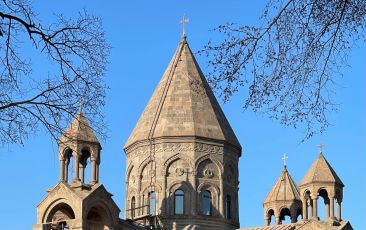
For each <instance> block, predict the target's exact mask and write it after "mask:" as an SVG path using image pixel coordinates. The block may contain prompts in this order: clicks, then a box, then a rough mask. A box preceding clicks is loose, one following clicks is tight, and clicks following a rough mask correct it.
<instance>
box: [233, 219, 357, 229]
mask: <svg viewBox="0 0 366 230" xmlns="http://www.w3.org/2000/svg"><path fill="white" fill-rule="evenodd" d="M352 229H353V228H352V226H351V224H350V223H349V221H341V222H335V223H330V222H326V221H317V220H311V221H306V222H298V223H294V224H280V225H271V226H263V227H253V228H240V229H238V230H352Z"/></svg>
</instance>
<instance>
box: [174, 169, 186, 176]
mask: <svg viewBox="0 0 366 230" xmlns="http://www.w3.org/2000/svg"><path fill="white" fill-rule="evenodd" d="M175 173H176V174H177V175H178V176H182V175H183V174H184V169H182V168H176V169H175Z"/></svg>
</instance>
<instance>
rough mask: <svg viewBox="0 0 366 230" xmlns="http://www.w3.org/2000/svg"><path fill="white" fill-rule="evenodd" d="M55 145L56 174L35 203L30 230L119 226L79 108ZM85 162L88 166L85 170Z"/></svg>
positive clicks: (98, 148) (97, 145)
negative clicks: (32, 223)
mask: <svg viewBox="0 0 366 230" xmlns="http://www.w3.org/2000/svg"><path fill="white" fill-rule="evenodd" d="M58 146H59V160H60V178H59V181H58V183H57V184H56V186H54V187H53V188H51V189H48V190H47V195H46V197H45V198H44V199H43V200H42V201H41V202H40V203H39V205H38V206H37V224H35V225H34V226H33V230H51V229H75V230H76V229H121V227H120V224H121V223H123V221H122V220H120V219H119V217H118V216H119V213H120V210H119V208H118V206H117V205H116V203H115V202H114V201H113V199H112V196H113V195H112V194H111V193H109V192H108V191H107V190H106V189H105V187H104V186H103V185H102V184H101V183H99V164H100V151H101V149H102V147H101V145H100V143H99V141H98V139H97V138H96V136H95V134H94V132H93V130H92V128H91V127H90V126H89V124H88V122H87V119H86V118H85V116H84V115H83V113H82V112H81V110H80V111H79V112H78V113H77V115H76V116H75V118H74V120H73V121H72V123H71V124H70V126H69V127H68V128H67V129H66V131H65V132H64V133H63V134H62V136H61V138H60V139H59V140H58ZM88 164H90V165H91V170H86V166H87V165H88ZM89 168H90V167H88V169H89ZM71 169H73V170H71ZM69 176H70V177H69ZM71 176H72V177H71ZM87 177H89V178H90V181H89V180H88V181H87V180H86V178H87ZM69 178H70V179H69ZM127 229H128V228H127Z"/></svg>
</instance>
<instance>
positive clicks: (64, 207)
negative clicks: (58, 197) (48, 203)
mask: <svg viewBox="0 0 366 230" xmlns="http://www.w3.org/2000/svg"><path fill="white" fill-rule="evenodd" d="M72 219H75V213H74V210H73V209H72V208H71V207H70V205H68V204H66V203H59V204H57V205H55V206H54V207H53V208H52V209H51V211H50V212H49V213H48V216H47V217H46V221H44V222H45V223H46V224H45V228H46V230H52V229H60V230H63V229H68V227H69V220H72Z"/></svg>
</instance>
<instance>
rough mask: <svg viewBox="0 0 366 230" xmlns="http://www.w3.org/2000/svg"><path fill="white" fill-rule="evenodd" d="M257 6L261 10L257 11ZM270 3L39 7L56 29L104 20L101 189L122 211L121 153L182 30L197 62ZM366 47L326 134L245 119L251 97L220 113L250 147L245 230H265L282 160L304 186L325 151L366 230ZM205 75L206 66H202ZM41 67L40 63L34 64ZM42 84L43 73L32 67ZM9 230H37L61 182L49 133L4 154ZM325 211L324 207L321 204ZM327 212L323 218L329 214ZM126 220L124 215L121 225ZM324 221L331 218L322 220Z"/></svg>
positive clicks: (354, 58) (344, 80)
mask: <svg viewBox="0 0 366 230" xmlns="http://www.w3.org/2000/svg"><path fill="white" fill-rule="evenodd" d="M251 2H254V1H251ZM265 3H266V2H265V1H263V2H262V1H255V3H248V1H209V0H206V1H193V0H190V1H175V0H174V1H109V2H108V3H106V2H102V1H96V0H94V1H70V0H68V1H46V0H42V1H37V2H35V4H34V8H35V10H36V11H37V12H38V13H39V16H38V17H39V18H40V19H41V21H42V22H44V23H49V22H51V21H52V18H54V16H53V13H63V14H65V15H67V16H70V17H73V16H74V15H76V14H77V12H78V11H79V10H81V9H83V8H85V9H86V10H88V11H89V12H91V13H93V14H95V15H97V16H100V17H102V18H103V20H104V26H105V29H106V36H107V39H108V40H109V42H110V43H111V45H112V47H113V48H112V51H111V56H110V64H109V66H108V71H107V73H106V83H107V84H108V85H109V87H110V89H109V90H108V91H107V104H106V107H105V108H104V109H103V111H104V113H105V115H106V122H107V124H108V130H109V132H108V135H109V138H108V139H107V140H106V141H105V142H103V143H102V146H103V150H102V162H101V169H100V181H101V182H102V183H103V184H104V185H105V186H106V188H107V189H108V190H109V191H110V192H111V193H113V194H114V199H115V201H116V203H117V204H118V205H119V207H120V208H121V209H123V208H124V192H125V187H124V186H125V182H124V174H125V166H126V165H125V156H124V152H123V145H124V143H125V141H126V140H127V138H128V136H129V134H130V133H131V131H132V129H133V128H134V125H135V124H136V122H137V120H138V118H139V116H140V114H141V113H142V111H143V109H144V107H145V105H146V104H147V102H148V99H149V98H150V96H151V94H152V92H153V90H154V88H155V86H156V85H157V83H158V81H159V80H160V78H161V76H162V74H163V72H164V70H165V68H166V67H167V65H168V63H169V61H170V59H171V58H172V55H173V53H174V51H175V49H176V47H177V45H178V43H179V41H180V35H181V26H180V25H179V20H180V19H181V17H182V15H183V13H186V15H187V17H188V18H189V20H190V23H189V24H188V27H187V34H188V42H189V44H190V47H191V49H192V50H193V51H194V52H196V51H198V50H199V49H201V48H202V46H203V45H204V44H205V43H206V42H207V41H209V40H210V39H213V38H217V37H215V36H217V34H215V33H213V32H211V31H210V30H211V29H212V28H214V27H215V26H217V25H219V24H222V23H225V22H237V23H241V24H247V25H252V24H258V23H259V21H258V18H259V16H260V14H261V12H262V9H263V6H264V5H265ZM365 51H366V47H365V45H364V44H362V43H361V42H360V43H359V46H358V47H357V48H356V49H354V50H353V51H352V52H351V54H350V56H349V59H348V61H349V64H350V67H346V68H344V69H343V73H344V76H343V77H339V76H337V77H336V78H337V81H338V84H339V86H338V87H337V88H336V89H335V90H336V92H337V95H336V100H337V102H339V104H340V110H339V112H337V113H333V114H331V115H330V117H329V118H330V122H331V123H332V126H331V127H329V128H328V130H327V131H326V133H325V134H324V135H323V136H322V137H320V136H314V137H313V138H312V139H310V140H307V141H305V142H304V143H300V141H301V139H302V137H303V136H304V133H303V132H302V130H301V129H293V128H289V127H283V126H281V125H279V124H278V123H277V122H276V121H272V120H270V119H268V118H266V117H265V116H263V115H260V114H254V113H253V112H251V111H243V109H242V104H243V100H242V97H243V95H244V92H241V93H238V94H237V95H235V96H234V97H233V98H232V100H231V101H230V102H228V103H226V104H222V103H221V104H222V108H223V110H224V112H225V114H226V116H227V118H228V120H229V121H230V123H231V126H232V127H233V129H234V131H235V132H236V134H237V137H238V139H239V141H240V142H241V144H242V146H243V154H242V157H241V159H240V163H239V172H240V178H239V180H240V190H239V197H240V198H239V199H240V210H239V212H240V213H239V214H240V223H241V226H242V227H244V226H261V225H263V209H262V201H263V199H264V198H265V196H266V195H267V193H268V192H269V191H270V189H271V187H272V186H273V184H274V183H275V181H276V180H277V178H278V176H279V175H280V173H281V171H282V168H283V162H282V160H281V158H282V155H283V153H285V152H286V153H287V154H288V155H289V159H288V170H289V172H290V173H291V175H292V177H293V178H294V180H295V181H296V182H297V183H299V182H300V181H301V179H302V177H303V176H304V175H305V173H306V172H307V170H308V169H309V168H310V166H311V164H312V162H313V161H314V160H315V159H316V157H317V155H318V153H319V150H318V148H317V147H316V146H317V145H318V144H319V143H320V142H323V143H324V144H325V148H324V154H325V157H326V158H327V160H328V161H329V162H330V164H331V165H332V166H333V168H334V169H335V170H336V172H337V173H338V175H339V176H340V178H341V179H342V180H343V182H344V184H345V185H346V187H345V188H344V199H343V218H344V219H349V220H350V221H351V223H352V225H353V227H354V228H355V229H365V227H366V224H365V221H364V205H365V204H366V200H365V199H366V198H365V196H364V193H365V190H366V183H365V181H366V173H365V172H366V164H365V162H366V159H365V158H366V157H365V156H366V154H365V150H366V142H365V137H366V95H365V87H366V78H365V77H366V68H365V53H366V52H365ZM196 58H197V60H198V62H199V64H200V65H201V68H202V70H203V72H206V71H205V70H206V69H207V68H206V60H205V58H204V57H199V56H197V57H196ZM34 61H35V62H38V61H41V60H34ZM34 69H35V72H36V73H37V74H41V73H42V72H41V70H39V69H37V67H34ZM0 163H1V167H0V179H1V184H2V187H1V189H0V197H1V206H0V214H1V216H2V220H3V221H2V224H1V229H19V230H21V229H30V228H31V226H32V225H33V224H35V223H36V206H37V204H38V203H39V202H40V201H41V200H42V199H43V198H44V196H45V195H46V192H45V190H46V189H48V188H51V187H52V186H54V185H55V184H56V183H57V181H58V179H59V162H58V156H57V146H56V144H55V142H54V140H52V139H51V137H50V136H49V135H48V134H47V133H46V132H45V131H44V130H42V129H40V130H39V131H38V132H37V133H35V134H34V136H31V137H30V138H29V140H28V141H27V142H26V143H25V145H24V146H14V145H12V146H6V147H3V148H2V149H0ZM319 204H320V203H319ZM321 212H322V210H321ZM122 215H123V214H121V216H122ZM320 216H324V215H323V213H320Z"/></svg>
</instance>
